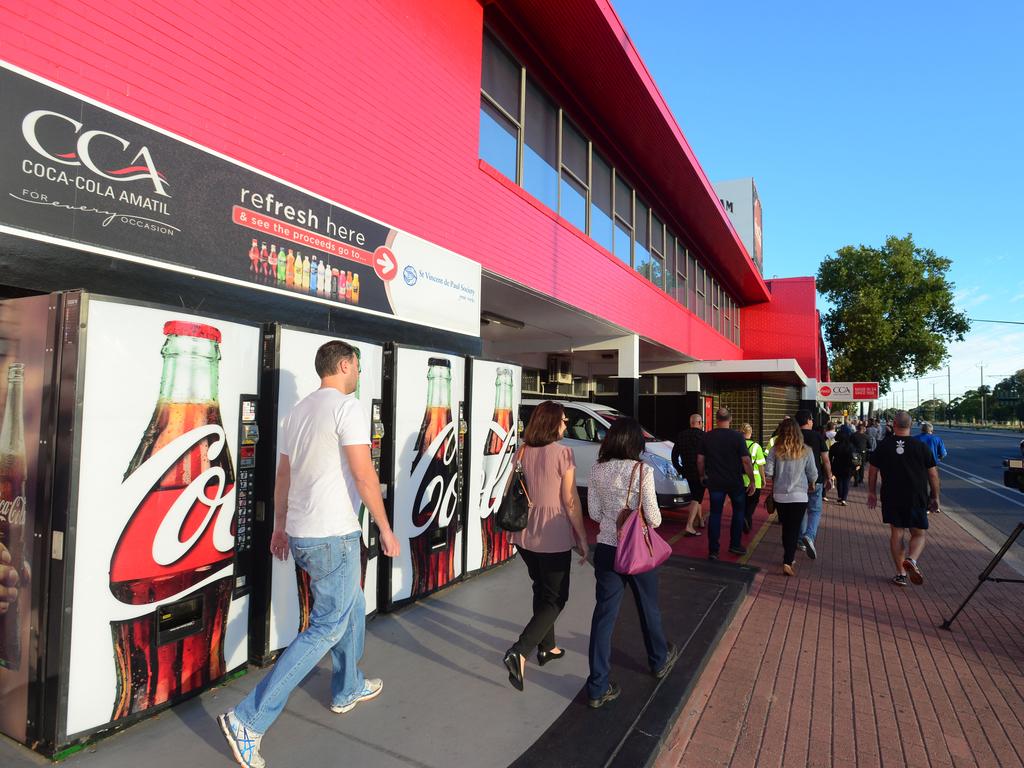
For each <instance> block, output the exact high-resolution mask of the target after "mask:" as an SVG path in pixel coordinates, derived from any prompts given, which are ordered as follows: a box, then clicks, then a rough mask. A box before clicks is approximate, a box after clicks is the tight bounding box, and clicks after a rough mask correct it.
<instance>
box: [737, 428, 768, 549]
mask: <svg viewBox="0 0 1024 768" xmlns="http://www.w3.org/2000/svg"><path fill="white" fill-rule="evenodd" d="M740 431H741V432H743V439H744V440H746V441H747V450H748V451H749V452H750V463H751V464H753V465H754V487H755V488H756V489H757V490H756V491H754V493H753V494H749V495H748V496H747V497H746V498H747V508H746V510H745V515H744V519H743V532H744V533H750V529H751V528H752V527H753V525H754V510H756V509H757V503H758V501H759V500H760V498H761V489H762V488H763V487H764V465H765V464H766V463H767V459H766V458H765V455H764V449H763V448H762V447H761V446H760V445H759V444H758V443H757V442H755V441H754V440H751V436H752V435H753V434H754V429H753V427H751V426H750V425H749V424H744V425H743V426H742V427H741V429H740ZM749 484H750V480H749V479H748V478H747V477H746V475H744V477H743V485H744V486H746V485H749Z"/></svg>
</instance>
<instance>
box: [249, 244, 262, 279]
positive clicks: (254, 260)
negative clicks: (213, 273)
mask: <svg viewBox="0 0 1024 768" xmlns="http://www.w3.org/2000/svg"><path fill="white" fill-rule="evenodd" d="M259 264H260V251H259V248H257V247H256V238H255V237H254V238H253V239H252V245H251V246H250V247H249V271H250V272H252V273H254V274H258V273H259V270H260V267H259Z"/></svg>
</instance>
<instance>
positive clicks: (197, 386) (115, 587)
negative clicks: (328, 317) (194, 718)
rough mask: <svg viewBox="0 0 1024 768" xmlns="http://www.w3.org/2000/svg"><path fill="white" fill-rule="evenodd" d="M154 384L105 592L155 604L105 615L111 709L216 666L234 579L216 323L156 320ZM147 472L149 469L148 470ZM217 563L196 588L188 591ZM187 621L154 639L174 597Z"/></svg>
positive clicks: (130, 709)
mask: <svg viewBox="0 0 1024 768" xmlns="http://www.w3.org/2000/svg"><path fill="white" fill-rule="evenodd" d="M164 335H165V336H166V339H165V341H164V345H163V349H162V350H161V355H162V357H163V372H162V374H161V378H160V394H159V397H158V399H157V403H156V408H155V409H154V411H153V416H152V419H151V420H150V423H149V426H148V427H147V428H146V431H145V433H144V434H143V437H142V442H141V443H140V444H139V447H138V449H137V450H136V452H135V455H134V457H133V458H132V460H131V462H130V464H129V466H128V469H127V471H126V472H125V479H124V482H125V484H128V483H131V482H133V478H135V477H138V478H139V482H141V483H142V485H140V488H139V490H138V493H139V500H138V502H137V503H135V502H132V503H135V504H136V506H135V509H134V512H133V514H132V516H131V518H130V519H129V520H128V522H127V524H126V525H125V527H124V529H123V530H122V532H121V535H120V538H119V540H118V542H117V545H116V546H115V548H114V554H113V557H112V558H111V563H110V591H111V593H112V594H113V595H114V597H116V598H117V599H118V600H120V601H121V602H123V603H127V604H130V605H154V606H157V607H155V608H154V610H153V612H151V613H147V614H144V615H142V616H140V617H139V618H135V619H129V620H125V621H112V622H111V625H110V631H111V636H112V639H113V644H114V657H115V667H116V673H117V697H116V700H115V704H114V710H113V714H112V718H111V719H112V720H117V719H119V718H122V717H125V716H127V715H130V714H132V713H135V712H141V711H143V710H146V709H149V708H150V707H153V706H156V705H158V704H161V703H163V702H166V701H169V700H171V699H174V698H177V697H179V696H181V695H183V694H186V693H189V692H190V691H193V690H196V689H198V688H200V687H203V686H205V685H207V684H209V683H210V682H212V681H214V680H216V679H217V678H219V677H222V676H223V675H224V672H225V662H224V632H225V627H226V624H227V618H228V608H229V604H230V602H231V588H232V584H233V579H232V572H231V570H227V569H230V566H231V561H232V558H233V556H234V525H235V523H234V512H235V497H234V485H235V473H234V468H233V466H232V462H231V455H230V453H229V451H228V440H227V435H226V433H225V431H224V426H223V422H222V420H221V413H220V403H219V401H218V391H217V390H218V383H219V367H220V341H221V334H220V331H219V330H218V329H217V328H214V327H213V326H210V325H203V324H200V323H193V322H189V321H184V320H173V321H170V322H168V323H166V324H165V325H164ZM150 478H155V480H153V481H151V480H150ZM221 571H226V572H225V573H224V576H223V577H221V578H216V579H214V580H213V581H211V582H210V583H208V584H206V585H205V586H203V587H202V588H200V589H199V590H194V591H192V592H190V593H188V594H187V595H186V594H185V593H186V592H187V591H188V590H190V589H192V588H193V587H195V585H197V584H199V583H200V582H201V581H204V580H205V579H207V578H208V577H210V576H213V575H215V574H217V573H219V572H221ZM183 597H184V598H186V599H187V600H188V601H189V603H188V606H187V610H189V611H191V612H192V613H193V615H194V621H195V625H196V626H195V628H194V629H193V630H192V631H191V632H190V633H189V634H185V635H184V636H180V635H175V636H174V637H175V638H177V639H170V640H168V641H166V642H163V643H162V644H158V642H157V640H158V626H159V619H160V614H163V613H166V612H167V610H168V608H169V606H170V605H171V604H173V603H174V602H175V601H177V600H179V599H180V598H183Z"/></svg>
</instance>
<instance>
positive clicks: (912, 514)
mask: <svg viewBox="0 0 1024 768" xmlns="http://www.w3.org/2000/svg"><path fill="white" fill-rule="evenodd" d="M882 522H883V523H888V524H889V525H892V526H895V527H896V528H917V529H919V530H922V531H927V530H928V510H927V509H925V508H924V507H911V508H910V509H909V510H908V509H907V508H906V507H896V508H895V509H894V508H892V507H886V506H885V505H882Z"/></svg>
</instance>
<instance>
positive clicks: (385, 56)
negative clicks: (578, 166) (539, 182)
mask: <svg viewBox="0 0 1024 768" xmlns="http://www.w3.org/2000/svg"><path fill="white" fill-rule="evenodd" d="M482 25H483V8H482V6H481V4H480V3H479V2H478V1H477V0H432V1H431V2H423V1H422V0H346V1H343V2H336V3H318V4H315V5H311V6H310V8H309V10H307V11H297V10H293V9H292V6H291V5H290V4H288V3H280V2H268V1H267V0H257V1H256V2H251V3H246V4H242V3H228V2H212V3H211V2H196V1H195V0H177V1H176V2H169V1H167V0H152V1H151V2H147V3H136V2H125V1H124V0H113V1H111V2H104V3H86V2H78V1H76V0H61V2H42V1H41V0H29V1H27V2H19V3H10V2H8V3H4V4H0V57H2V58H3V59H5V60H7V61H9V62H11V63H13V64H15V65H18V66H21V67H23V68H25V69H27V70H30V71H32V72H35V73H37V74H39V75H41V76H43V77H46V78H48V79H50V80H53V81H55V82H58V83H60V84H62V85H65V86H67V87H69V88H72V89H74V90H76V91H79V92H81V93H83V94H85V95H87V96H90V97H92V98H94V99H96V100H98V101H101V102H103V103H106V104H109V105H111V106H113V107H117V108H119V109H121V110H123V111H125V112H127V113H129V114H131V115H134V116H137V117H139V118H142V119H144V120H147V121H149V122H152V123H154V124H156V125H158V126H160V127H162V128H165V129H167V130H169V131H172V132H174V133H177V134H180V135H182V136H185V137H187V138H189V139H192V140H194V141H196V142H198V143H200V144H202V145H205V146H208V147H210V148H212V149H215V150H217V151H220V152H222V153H224V154H226V155H229V156H231V157H234V158H237V159H238V160H241V161H243V162H245V163H248V164H250V165H252V166H255V167H256V168H259V169H261V170H265V171H267V172H269V173H271V174H274V175H276V176H279V177H281V178H284V179H286V180H288V181H291V182H293V183H295V184H298V185H300V186H302V187H306V188H308V189H310V190H313V191H315V192H317V193H319V194H321V195H324V196H325V197H327V198H330V199H332V200H336V201H337V202H339V203H342V204H343V205H346V206H349V207H351V208H354V209H355V210H357V211H360V212H363V213H366V214H368V215H370V216H374V217H377V218H379V219H382V220H383V221H385V222H387V223H389V224H392V225H393V226H396V227H399V228H401V229H404V230H407V231H409V232H412V233H414V234H417V235H419V236H421V237H423V238H426V239H428V240H431V241H433V242H435V243H438V244H440V245H442V246H444V247H446V248H449V249H451V250H453V251H456V252H458V253H461V254H463V255H465V256H468V257H470V258H472V259H475V260H477V261H479V262H480V263H481V264H482V265H483V266H484V268H485V269H488V270H492V271H494V272H496V273H499V274H501V275H504V276H507V277H510V278H512V279H513V280H516V281H517V282H520V283H523V284H525V285H528V286H529V287H531V288H533V289H535V290H538V291H540V292H542V293H545V294H547V295H550V296H553V297H555V298H557V299H559V300H561V301H564V302H567V303H569V304H571V305H573V306H576V307H579V308H581V309H584V310H586V311H587V312H590V313H592V314H595V315H597V316H599V317H602V318H606V319H608V320H610V321H612V322H614V323H617V324H619V325H622V326H624V327H626V328H629V329H631V330H633V331H636V332H637V333H639V334H641V335H642V336H645V337H647V338H649V339H652V340H654V341H657V342H660V343H662V344H665V345H667V346H669V347H672V348H674V349H677V350H679V351H681V352H684V353H686V354H689V355H692V356H694V357H696V358H704V359H734V358H739V357H741V356H743V354H742V352H741V351H740V349H739V348H738V347H737V346H736V345H734V344H732V343H731V342H728V341H726V340H725V339H724V338H723V337H722V336H720V335H719V334H717V333H715V332H714V331H712V330H711V329H710V328H709V327H708V326H707V325H705V324H703V323H701V322H699V321H697V320H696V319H695V318H694V317H693V315H691V314H690V313H689V312H687V311H686V310H684V309H682V308H681V307H680V306H679V305H678V304H677V303H675V302H674V301H673V300H671V299H670V298H669V297H668V296H667V295H666V294H664V293H663V292H661V291H660V290H658V289H657V288H655V287H653V286H652V285H650V284H649V283H647V282H646V281H645V280H644V279H643V278H641V277H640V276H639V275H637V274H636V273H634V272H633V271H632V270H630V269H629V268H627V267H625V266H623V265H622V264H620V263H619V262H618V261H616V260H615V259H614V258H613V257H612V256H611V255H610V254H607V253H606V252H605V251H603V250H601V249H600V248H598V247H597V246H595V245H594V244H593V243H592V242H591V241H590V240H589V239H588V238H586V237H585V236H582V235H580V234H579V233H578V232H576V231H575V230H574V229H573V228H572V227H570V226H569V225H568V224H566V223H565V222H563V221H560V220H559V219H558V218H557V216H555V215H553V214H552V213H551V212H550V211H548V210H547V209H545V208H544V207H543V206H541V205H539V204H537V203H535V201H531V200H530V199H528V196H526V195H525V193H523V192H522V191H521V190H519V189H518V188H517V187H515V186H514V185H512V184H508V183H503V182H502V180H500V179H498V178H495V176H494V175H493V174H491V173H488V172H487V170H486V169H485V168H482V167H481V164H480V163H479V161H478V158H477V140H478V120H479V98H480V95H479V88H480V57H481V46H482ZM513 310H514V308H509V313H510V314H512V315H513V316H514V311H513ZM747 356H748V357H749V356H750V355H747Z"/></svg>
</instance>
